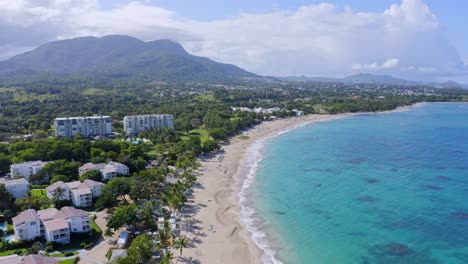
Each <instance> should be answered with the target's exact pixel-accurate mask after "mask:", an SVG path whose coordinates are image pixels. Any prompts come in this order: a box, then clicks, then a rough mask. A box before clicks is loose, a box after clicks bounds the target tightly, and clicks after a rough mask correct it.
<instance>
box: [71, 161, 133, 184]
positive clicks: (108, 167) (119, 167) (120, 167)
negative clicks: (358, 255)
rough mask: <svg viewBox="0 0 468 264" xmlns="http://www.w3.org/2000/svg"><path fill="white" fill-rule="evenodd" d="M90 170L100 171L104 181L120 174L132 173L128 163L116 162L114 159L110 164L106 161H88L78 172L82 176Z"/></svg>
mask: <svg viewBox="0 0 468 264" xmlns="http://www.w3.org/2000/svg"><path fill="white" fill-rule="evenodd" d="M90 170H98V171H100V172H101V175H102V180H103V181H107V180H110V179H112V178H115V177H117V176H119V175H125V176H126V175H129V174H130V169H129V168H128V167H127V166H126V165H124V164H122V163H118V162H114V161H111V162H109V163H108V164H105V163H98V164H94V163H91V162H88V163H86V164H84V165H83V166H81V167H79V168H78V173H79V174H80V176H82V175H83V174H85V173H86V172H88V171H90Z"/></svg>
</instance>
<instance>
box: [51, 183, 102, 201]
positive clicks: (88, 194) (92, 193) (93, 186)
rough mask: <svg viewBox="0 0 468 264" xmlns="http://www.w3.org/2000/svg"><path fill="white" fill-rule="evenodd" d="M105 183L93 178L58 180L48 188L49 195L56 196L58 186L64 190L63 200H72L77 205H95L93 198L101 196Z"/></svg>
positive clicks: (61, 198)
mask: <svg viewBox="0 0 468 264" xmlns="http://www.w3.org/2000/svg"><path fill="white" fill-rule="evenodd" d="M102 186H104V183H102V182H97V181H93V180H89V179H87V180H85V181H84V182H79V181H74V182H63V181H58V182H55V183H53V184H52V185H50V186H49V187H47V188H46V191H47V197H49V198H51V199H52V198H56V197H55V193H56V191H57V189H58V188H61V189H62V190H63V195H62V196H61V197H60V200H61V201H71V202H72V203H73V205H74V206H76V207H90V206H92V205H93V198H97V197H99V196H101V188H102Z"/></svg>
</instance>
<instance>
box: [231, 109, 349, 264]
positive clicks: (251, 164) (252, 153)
mask: <svg viewBox="0 0 468 264" xmlns="http://www.w3.org/2000/svg"><path fill="white" fill-rule="evenodd" d="M343 117H346V116H337V117H332V118H328V119H323V120H311V121H305V122H302V123H299V124H296V125H293V126H291V127H288V128H285V129H283V130H281V131H279V132H277V133H275V134H273V135H271V136H267V137H265V138H263V139H260V140H257V141H255V142H253V143H252V144H251V145H250V146H249V148H248V149H247V151H246V155H245V158H244V160H243V163H242V164H241V168H248V173H247V176H246V177H245V178H244V180H243V183H242V187H241V189H240V191H239V202H240V207H241V210H240V219H241V221H242V222H243V224H244V226H245V228H246V229H247V231H248V232H250V234H251V237H252V240H253V241H254V243H255V244H256V245H257V246H258V247H259V248H260V249H261V250H262V251H263V256H262V262H263V263H265V264H283V262H281V261H280V260H279V259H277V258H276V251H275V250H274V249H273V248H272V247H271V245H270V243H271V242H270V241H269V240H268V237H267V235H266V233H265V232H264V231H262V230H261V228H260V227H259V226H258V225H256V223H258V222H259V221H260V219H258V218H256V217H255V214H256V211H255V209H254V208H253V207H252V206H249V205H248V194H249V192H250V190H249V189H250V187H251V186H252V184H253V183H254V182H255V178H256V176H257V170H258V167H259V164H260V162H261V161H262V159H263V154H262V151H263V148H264V146H265V141H267V140H270V139H273V138H275V137H277V136H280V135H283V134H285V133H288V132H290V131H292V130H294V129H296V128H300V127H303V126H306V125H309V124H311V123H319V122H325V121H331V120H335V119H338V118H343ZM244 134H246V133H244ZM241 171H242V170H241Z"/></svg>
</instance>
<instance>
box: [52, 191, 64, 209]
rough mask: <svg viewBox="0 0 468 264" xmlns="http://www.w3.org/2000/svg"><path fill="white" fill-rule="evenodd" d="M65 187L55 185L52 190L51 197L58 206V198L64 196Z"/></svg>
mask: <svg viewBox="0 0 468 264" xmlns="http://www.w3.org/2000/svg"><path fill="white" fill-rule="evenodd" d="M65 191H66V190H65V189H63V188H62V187H57V188H56V189H55V191H54V194H53V196H52V199H53V200H54V201H55V202H56V203H57V207H60V199H62V198H63V197H64V196H65Z"/></svg>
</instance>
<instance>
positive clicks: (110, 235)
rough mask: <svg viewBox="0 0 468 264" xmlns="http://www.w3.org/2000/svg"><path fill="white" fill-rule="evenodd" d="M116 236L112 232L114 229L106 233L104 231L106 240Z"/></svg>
mask: <svg viewBox="0 0 468 264" xmlns="http://www.w3.org/2000/svg"><path fill="white" fill-rule="evenodd" d="M113 235H114V231H112V229H110V228H107V229H106V231H104V237H105V238H106V239H108V238H110V237H112V236H113Z"/></svg>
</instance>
